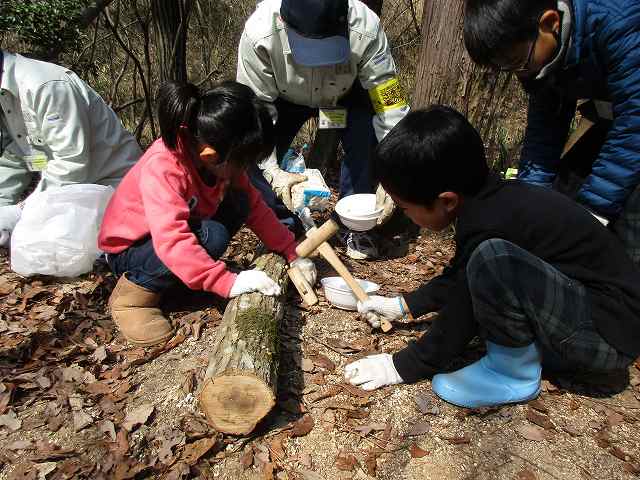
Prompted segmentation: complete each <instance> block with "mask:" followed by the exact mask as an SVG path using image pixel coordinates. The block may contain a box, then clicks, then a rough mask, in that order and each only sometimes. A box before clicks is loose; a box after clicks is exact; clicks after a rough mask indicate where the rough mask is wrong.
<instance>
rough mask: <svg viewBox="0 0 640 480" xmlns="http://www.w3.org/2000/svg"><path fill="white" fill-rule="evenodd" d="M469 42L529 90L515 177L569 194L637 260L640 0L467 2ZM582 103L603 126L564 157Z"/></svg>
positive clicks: (472, 50) (478, 58)
mask: <svg viewBox="0 0 640 480" xmlns="http://www.w3.org/2000/svg"><path fill="white" fill-rule="evenodd" d="M464 40H465V45H466V47H467V50H468V52H469V54H470V56H471V58H472V59H473V60H474V61H475V62H476V63H479V64H482V65H488V66H492V67H494V68H497V69H500V70H503V71H509V72H513V73H515V74H516V75H517V76H518V78H519V79H520V81H521V83H522V85H523V87H524V89H525V90H526V91H527V92H528V93H529V112H528V124H527V129H526V134H525V139H524V145H523V148H522V153H521V159H520V165H519V172H518V178H519V179H521V180H524V181H526V182H529V183H534V184H538V185H545V186H550V187H551V186H554V187H555V188H557V189H559V190H561V191H564V192H565V193H568V194H570V195H571V196H573V197H574V198H575V199H576V200H577V201H578V202H579V203H580V204H582V205H583V206H584V207H586V208H587V209H588V210H589V211H590V212H591V213H593V214H594V215H595V216H596V217H597V218H598V219H599V220H600V221H601V222H602V223H604V224H605V225H609V228H611V229H612V230H613V231H614V232H615V233H616V234H617V235H618V237H619V238H620V239H621V240H622V242H623V243H624V245H625V248H626V249H627V252H628V253H629V255H630V256H631V258H632V259H633V260H634V261H635V262H636V263H638V262H639V261H640V189H639V188H638V185H639V184H640V1H638V0H467V1H466V10H465V19H464ZM579 99H589V100H591V102H590V105H591V106H592V107H593V108H592V110H593V112H594V114H595V113H597V116H598V118H599V120H598V121H597V123H596V125H595V127H594V128H592V129H591V131H590V132H588V135H585V136H584V137H583V138H582V139H581V141H580V142H578V144H577V145H576V148H575V149H574V154H572V155H571V154H566V155H564V156H563V147H564V146H565V143H567V138H568V137H569V132H570V129H571V123H572V119H573V117H574V115H575V113H576V104H577V102H578V100H579ZM587 116H589V115H587ZM587 125H591V124H590V123H587ZM583 126H584V123H583V124H579V126H578V128H579V129H580V130H581V129H582V127H583ZM575 133H577V132H574V134H575ZM580 143H581V144H582V145H580ZM568 146H569V144H567V147H568Z"/></svg>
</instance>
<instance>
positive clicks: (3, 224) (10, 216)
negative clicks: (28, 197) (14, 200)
mask: <svg viewBox="0 0 640 480" xmlns="http://www.w3.org/2000/svg"><path fill="white" fill-rule="evenodd" d="M21 215H22V208H21V207H19V206H18V205H6V206H4V207H0V247H8V246H9V242H10V240H11V232H12V231H13V229H14V228H15V227H16V224H17V223H18V220H20V216H21Z"/></svg>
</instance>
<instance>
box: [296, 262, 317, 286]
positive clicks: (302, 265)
mask: <svg viewBox="0 0 640 480" xmlns="http://www.w3.org/2000/svg"><path fill="white" fill-rule="evenodd" d="M291 266H292V267H298V270H300V273H302V276H303V277H304V278H305V280H306V281H307V282H309V285H311V286H313V285H315V283H316V279H317V278H318V271H317V270H316V266H315V264H314V263H313V261H311V260H310V259H308V258H302V257H300V258H296V259H295V260H294V261H293V262H291Z"/></svg>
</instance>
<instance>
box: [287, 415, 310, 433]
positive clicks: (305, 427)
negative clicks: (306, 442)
mask: <svg viewBox="0 0 640 480" xmlns="http://www.w3.org/2000/svg"><path fill="white" fill-rule="evenodd" d="M313 427H314V421H313V417H312V416H311V415H305V416H304V417H302V418H301V419H300V420H298V421H297V422H296V423H294V424H293V428H292V429H291V432H290V434H291V436H292V437H303V436H304V435H307V434H308V433H309V432H310V431H311V430H313Z"/></svg>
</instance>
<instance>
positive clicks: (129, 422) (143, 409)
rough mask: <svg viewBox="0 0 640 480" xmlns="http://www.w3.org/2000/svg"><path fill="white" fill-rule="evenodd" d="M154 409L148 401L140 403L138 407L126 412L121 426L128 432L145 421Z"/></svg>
mask: <svg viewBox="0 0 640 480" xmlns="http://www.w3.org/2000/svg"><path fill="white" fill-rule="evenodd" d="M154 409H155V407H154V406H153V405H151V404H149V403H145V404H143V405H140V406H139V407H138V408H134V409H133V410H131V411H130V412H129V413H127V416H126V417H125V419H124V422H123V423H122V428H124V429H125V430H127V431H128V432H130V431H132V430H133V429H134V428H135V427H137V426H138V425H143V424H145V423H147V420H148V419H149V417H150V416H151V414H152V413H153V411H154Z"/></svg>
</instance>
